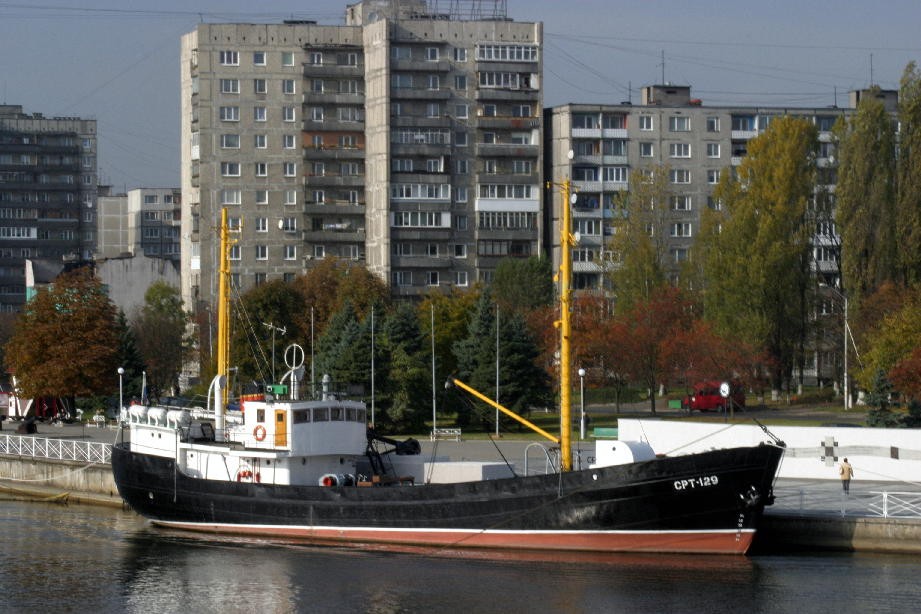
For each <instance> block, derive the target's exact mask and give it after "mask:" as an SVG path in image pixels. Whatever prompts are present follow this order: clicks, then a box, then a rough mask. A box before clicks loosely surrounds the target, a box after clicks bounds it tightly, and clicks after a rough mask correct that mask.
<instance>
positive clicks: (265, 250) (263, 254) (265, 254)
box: [256, 245, 269, 260]
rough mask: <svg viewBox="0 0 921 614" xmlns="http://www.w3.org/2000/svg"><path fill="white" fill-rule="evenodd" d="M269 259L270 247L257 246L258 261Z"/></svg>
mask: <svg viewBox="0 0 921 614" xmlns="http://www.w3.org/2000/svg"><path fill="white" fill-rule="evenodd" d="M268 259H269V246H268V245H257V246H256V260H268Z"/></svg>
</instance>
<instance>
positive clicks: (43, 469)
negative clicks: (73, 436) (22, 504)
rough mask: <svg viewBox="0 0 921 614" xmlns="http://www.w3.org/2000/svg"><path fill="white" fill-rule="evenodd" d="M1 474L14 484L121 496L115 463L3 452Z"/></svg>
mask: <svg viewBox="0 0 921 614" xmlns="http://www.w3.org/2000/svg"><path fill="white" fill-rule="evenodd" d="M0 476H3V478H4V479H5V480H8V481H9V482H8V484H9V485H10V486H11V487H21V489H22V490H29V489H30V488H32V487H45V488H47V487H54V488H60V489H63V490H68V491H71V490H72V491H76V492H84V493H97V494H102V495H107V496H112V497H114V496H117V495H118V491H117V490H116V488H115V479H114V478H113V477H112V466H111V465H109V464H108V463H107V464H104V465H90V466H87V465H86V463H83V462H80V463H77V462H73V461H63V460H49V459H44V458H43V459H32V458H20V457H17V456H0Z"/></svg>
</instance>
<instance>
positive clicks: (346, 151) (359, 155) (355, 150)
mask: <svg viewBox="0 0 921 614" xmlns="http://www.w3.org/2000/svg"><path fill="white" fill-rule="evenodd" d="M364 157H365V150H364V148H363V147H314V146H312V145H307V146H305V147H304V159H305V160H360V159H364Z"/></svg>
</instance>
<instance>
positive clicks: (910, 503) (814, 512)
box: [0, 422, 921, 553]
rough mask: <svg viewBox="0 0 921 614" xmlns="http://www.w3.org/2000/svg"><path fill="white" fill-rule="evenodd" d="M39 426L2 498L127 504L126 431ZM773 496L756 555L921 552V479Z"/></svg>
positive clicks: (3, 450)
mask: <svg viewBox="0 0 921 614" xmlns="http://www.w3.org/2000/svg"><path fill="white" fill-rule="evenodd" d="M6 426H7V427H9V426H10V423H9V422H7V423H6ZM39 430H40V432H38V433H36V434H35V435H17V434H15V433H11V432H10V429H9V428H7V429H4V430H3V431H0V496H3V497H6V498H10V497H14V498H20V497H21V498H29V499H38V500H49V501H55V500H57V501H62V500H66V501H67V502H70V503H82V504H92V505H107V506H113V507H119V508H125V506H124V503H123V502H122V500H121V498H120V497H119V495H118V493H117V491H116V489H115V484H114V481H113V479H112V475H111V469H110V465H109V462H108V456H107V455H106V454H107V450H108V447H109V446H111V445H112V443H114V442H115V441H116V438H117V437H118V436H119V431H118V429H117V428H112V427H105V428H97V427H94V426H82V425H44V424H43V425H40V426H39ZM420 443H421V444H422V454H423V455H428V456H434V455H437V456H439V457H449V458H451V459H453V460H459V461H463V460H486V459H491V460H494V459H496V458H497V457H499V455H500V454H501V456H502V457H504V458H506V459H508V461H509V462H510V463H512V464H513V465H514V466H515V468H516V471H519V472H524V471H528V472H531V473H534V472H543V471H544V470H545V468H546V466H547V463H549V462H550V459H549V457H548V456H547V455H546V453H545V452H544V450H545V449H546V448H545V447H543V446H542V445H541V444H536V443H534V442H529V441H518V440H499V441H495V440H473V441H470V440H465V441H453V440H448V441H438V440H434V441H421V442H420ZM593 445H594V444H593V442H589V441H585V442H575V443H574V444H573V447H574V449H575V450H576V451H577V457H582V456H584V457H588V455H590V454H591V453H592V452H593ZM62 456H65V458H62ZM577 462H578V461H577ZM774 494H775V503H774V505H772V506H770V507H768V508H767V509H766V510H765V516H764V519H763V521H762V524H761V527H760V528H759V530H758V534H757V537H756V540H755V543H754V546H753V548H752V552H753V553H768V552H770V553H779V552H796V551H815V550H835V551H870V552H898V553H921V485H919V484H909V483H905V482H893V481H877V480H861V479H860V476H859V475H858V476H857V478H856V479H855V480H853V481H852V482H851V487H850V494H849V495H845V494H844V492H843V489H842V487H841V483H840V480H837V479H797V478H789V477H783V476H781V477H780V478H779V479H778V480H777V483H776V485H775V489H774ZM125 509H126V508H125Z"/></svg>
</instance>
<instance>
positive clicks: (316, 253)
mask: <svg viewBox="0 0 921 614" xmlns="http://www.w3.org/2000/svg"><path fill="white" fill-rule="evenodd" d="M313 257H314V258H326V246H325V245H314V246H313Z"/></svg>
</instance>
